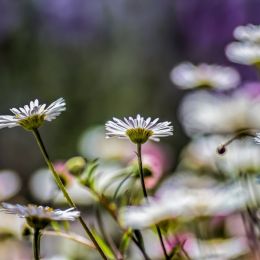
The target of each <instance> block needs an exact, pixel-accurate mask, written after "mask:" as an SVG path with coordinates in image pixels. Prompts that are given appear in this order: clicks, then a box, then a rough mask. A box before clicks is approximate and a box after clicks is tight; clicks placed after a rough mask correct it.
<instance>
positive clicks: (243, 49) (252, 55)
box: [226, 42, 260, 65]
mask: <svg viewBox="0 0 260 260" xmlns="http://www.w3.org/2000/svg"><path fill="white" fill-rule="evenodd" d="M226 55H227V57H228V59H229V60H231V61H233V62H235V63H239V64H244V65H257V64H259V63H260V45H258V44H255V43H250V42H232V43H230V44H229V45H228V46H227V48H226Z"/></svg>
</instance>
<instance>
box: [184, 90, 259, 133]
mask: <svg viewBox="0 0 260 260" xmlns="http://www.w3.org/2000/svg"><path fill="white" fill-rule="evenodd" d="M259 111H260V97H259V95H258V96H257V95H255V97H254V98H252V97H251V96H250V93H248V94H247V93H244V92H242V91H235V92H234V93H233V94H231V95H220V94H218V95H216V94H214V93H208V92H206V91H199V92H196V93H191V94H189V95H187V96H186V97H185V98H184V99H183V103H182V104H181V107H180V120H181V123H182V124H183V126H184V129H185V131H186V133H187V134H188V135H190V136H193V135H195V134H205V133H208V134H229V133H234V132H237V131H241V130H245V129H260V117H259Z"/></svg>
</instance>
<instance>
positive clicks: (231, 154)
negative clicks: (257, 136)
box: [182, 136, 260, 178]
mask: <svg viewBox="0 0 260 260" xmlns="http://www.w3.org/2000/svg"><path fill="white" fill-rule="evenodd" d="M229 138H230V137H227V136H226V137H223V136H207V137H200V138H196V139H194V140H193V141H192V142H191V143H189V144H188V146H187V147H186V148H185V149H184V151H183V153H182V165H183V166H184V167H186V168H188V169H191V170H197V171H199V172H202V171H205V172H208V173H211V172H215V173H221V174H224V175H226V176H227V177H234V178H237V177H238V176H239V174H240V173H245V174H248V173H255V174H256V173H258V172H259V171H260V160H259V158H260V149H259V147H258V146H257V145H255V143H254V142H253V140H252V138H251V137H250V138H246V137H244V138H243V139H238V140H236V141H234V142H233V143H231V144H230V145H229V146H228V147H227V148H226V152H225V153H224V154H223V155H219V154H218V153H217V151H216V150H217V147H219V146H220V145H221V144H223V143H224V142H226V141H227V140H228V139H229Z"/></svg>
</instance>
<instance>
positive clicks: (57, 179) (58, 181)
mask: <svg viewBox="0 0 260 260" xmlns="http://www.w3.org/2000/svg"><path fill="white" fill-rule="evenodd" d="M32 132H33V135H34V137H35V139H36V141H37V144H38V146H39V148H40V150H41V152H42V155H43V157H44V160H45V162H46V164H47V165H48V167H49V169H50V171H51V172H52V175H53V177H54V180H55V182H56V184H57V185H58V187H59V188H60V190H61V191H62V193H63V195H64V197H65V198H66V200H67V202H68V204H69V205H70V206H71V207H73V208H75V209H77V207H76V204H75V203H74V202H73V200H72V199H71V197H70V195H69V193H68V192H67V190H66V188H65V186H64V185H63V183H62V181H61V179H60V177H59V175H58V173H57V172H56V171H55V169H54V167H53V164H52V162H51V160H50V157H49V155H48V153H47V150H46V148H45V146H44V143H43V141H42V138H41V135H40V133H39V131H38V129H33V131H32ZM79 222H80V223H81V225H82V227H83V228H84V230H85V232H86V233H87V235H88V236H89V238H90V239H91V240H92V242H93V244H94V245H95V247H96V249H97V250H98V252H99V253H100V255H101V257H102V258H103V259H107V257H106V255H105V253H104V252H103V250H102V248H101V247H100V246H99V244H98V242H97V240H96V239H95V237H94V235H93V234H92V232H91V230H90V228H89V227H88V226H87V224H86V223H85V222H84V220H83V218H82V217H81V216H80V217H79Z"/></svg>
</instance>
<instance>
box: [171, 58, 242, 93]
mask: <svg viewBox="0 0 260 260" xmlns="http://www.w3.org/2000/svg"><path fill="white" fill-rule="evenodd" d="M170 78H171V80H172V82H173V83H174V84H176V85H177V86H178V87H180V88H181V89H191V88H198V87H205V86H206V87H209V88H213V89H219V90H227V89H231V88H235V87H237V86H238V84H239V82H240V76H239V74H238V72H237V71H236V70H235V69H233V68H230V67H223V66H218V65H208V64H199V65H198V66H195V65H193V64H192V63H189V62H185V63H181V64H180V65H178V66H177V67H175V68H174V69H173V70H172V71H171V74H170Z"/></svg>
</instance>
